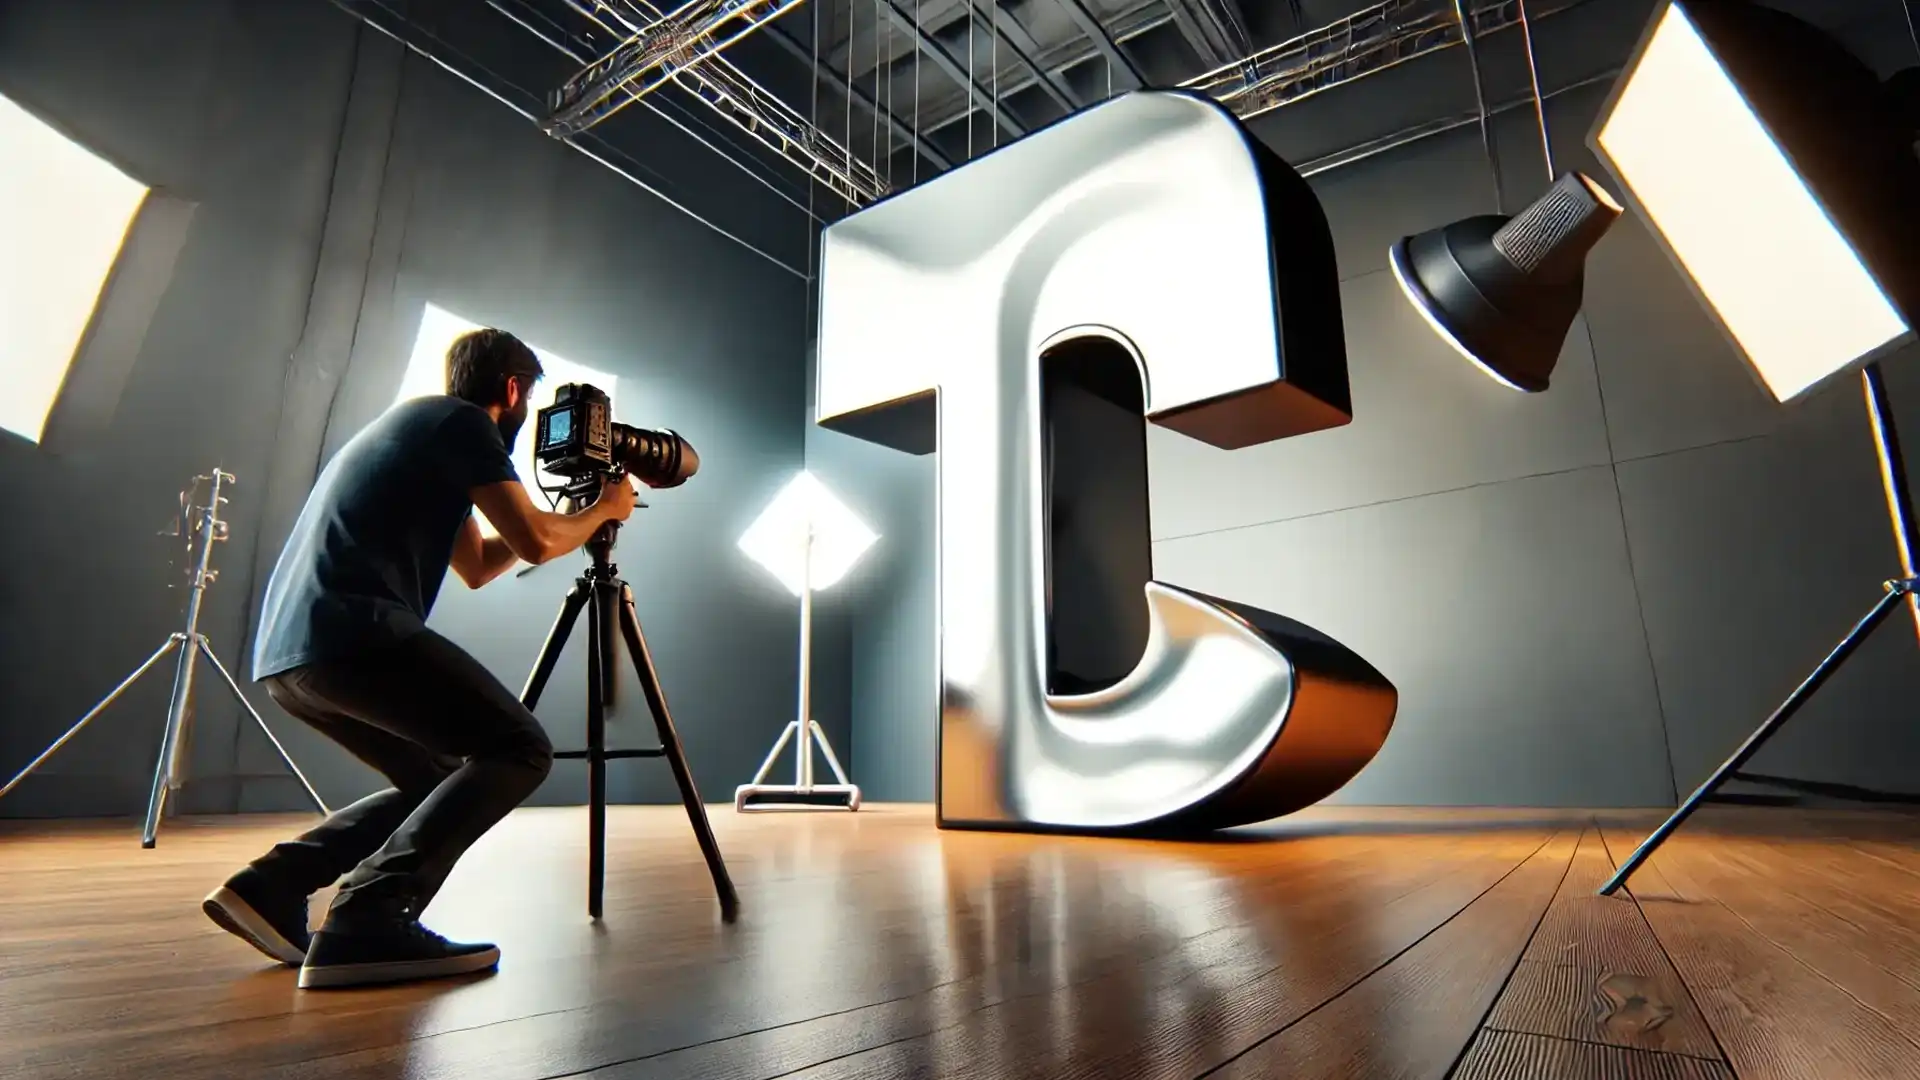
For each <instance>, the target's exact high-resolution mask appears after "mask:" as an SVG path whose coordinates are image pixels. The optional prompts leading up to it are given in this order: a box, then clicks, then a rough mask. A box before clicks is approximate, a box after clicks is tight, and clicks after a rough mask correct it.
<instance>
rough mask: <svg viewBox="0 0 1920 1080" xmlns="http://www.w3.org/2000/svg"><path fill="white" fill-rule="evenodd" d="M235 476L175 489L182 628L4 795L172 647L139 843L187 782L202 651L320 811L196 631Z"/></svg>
mask: <svg viewBox="0 0 1920 1080" xmlns="http://www.w3.org/2000/svg"><path fill="white" fill-rule="evenodd" d="M203 482H204V483H206V484H208V485H210V489H209V493H208V495H207V501H206V503H205V505H199V506H196V505H195V504H194V502H193V497H194V494H195V492H197V491H198V489H199V486H200V484H201V483H203ZM233 482H234V477H233V474H232V473H230V472H225V471H223V470H221V469H215V470H213V473H212V475H210V476H196V477H194V478H193V484H192V486H190V487H188V488H187V490H185V491H183V492H181V493H180V520H179V521H178V522H176V528H175V530H174V531H173V532H171V533H169V534H168V535H174V536H178V535H180V534H181V533H185V535H186V540H187V550H188V553H189V561H190V562H191V564H192V565H191V566H190V567H189V568H188V570H187V589H188V596H187V625H186V628H185V629H184V630H177V631H175V632H174V633H173V634H171V635H170V636H168V638H167V640H166V641H165V642H164V643H162V644H161V646H160V648H158V649H157V650H155V651H154V654H153V655H152V656H150V657H148V658H147V662H146V663H144V664H141V665H140V666H139V667H137V668H135V669H134V671H133V674H131V675H129V676H127V677H126V678H125V679H122V680H121V681H120V685H119V686H116V687H114V688H113V692H112V693H110V694H108V695H107V696H106V697H104V698H102V699H101V700H100V703H99V704H97V705H95V706H94V707H93V708H92V709H90V710H88V712H87V715H85V716H83V717H81V718H80V720H79V722H77V723H75V724H74V725H73V726H72V727H70V728H68V729H67V732H66V734H64V735H62V736H60V737H59V738H58V739H55V740H54V741H53V745H51V746H49V747H47V748H46V749H45V750H43V751H41V752H40V756H39V757H37V758H34V759H33V760H32V761H30V762H28V763H27V767H26V768H24V769H21V770H20V772H19V773H18V774H16V775H15V776H14V778H13V779H11V780H9V781H7V786H6V787H0V797H4V796H5V795H6V794H7V792H9V791H12V790H13V789H14V788H16V787H18V786H19V785H20V782H21V781H22V780H25V779H26V778H27V777H28V776H30V775H32V773H33V770H35V769H37V768H39V767H40V764H41V763H42V762H44V761H46V760H47V759H48V758H50V757H52V756H53V755H54V753H55V752H56V751H58V750H59V749H60V748H61V747H63V746H65V745H67V740H69V739H71V738H73V737H74V736H75V735H78V734H80V729H81V728H84V727H86V726H87V725H88V724H90V723H92V722H93V718H94V717H96V716H99V715H100V714H101V713H103V712H105V711H106V710H107V706H109V705H111V704H113V703H114V702H115V701H117V700H119V698H120V695H121V694H124V693H126V692H127V688H128V687H131V686H132V685H133V684H134V683H136V682H138V681H139V680H140V676H142V675H145V674H146V673H147V672H148V671H149V670H151V669H152V668H153V666H154V665H155V664H158V663H159V662H160V661H161V660H163V659H165V658H166V656H167V654H168V653H172V652H174V651H175V650H178V651H179V655H177V656H176V657H175V658H174V668H173V693H172V695H171V696H169V697H168V698H167V722H166V727H165V728H164V729H163V730H162V732H161V735H160V760H159V762H158V763H157V764H156V765H154V767H153V790H152V792H151V793H150V794H149V795H148V797H147V823H146V826H145V827H144V828H143V829H142V830H141V832H140V846H141V847H143V848H150V847H152V846H153V845H154V841H155V839H156V837H158V835H159V832H160V818H161V815H163V814H164V813H165V812H166V807H167V796H168V794H169V793H171V792H174V791H178V790H180V788H181V787H182V786H184V785H185V784H186V782H187V757H188V747H189V745H190V743H191V741H192V732H193V689H194V678H193V676H194V662H195V661H196V660H198V659H199V658H200V657H202V656H205V657H206V658H207V663H209V664H212V665H213V670H214V671H216V672H218V673H219V675H220V680H221V681H222V682H224V683H226V684H227V689H228V690H231V691H232V692H233V697H234V700H235V701H238V702H239V703H240V707H241V708H242V709H244V710H246V713H247V715H248V716H250V717H252V718H253V722H254V723H255V724H258V725H259V726H260V730H261V731H262V732H263V733H265V734H266V736H267V741H268V742H270V743H272V744H273V750H274V753H276V754H278V755H280V760H281V761H282V762H284V763H285V764H286V766H287V770H288V771H289V772H291V773H293V777H294V779H296V780H298V781H300V786H301V788H303V789H304V790H305V791H306V793H307V797H308V798H309V799H312V800H313V804H314V805H315V806H317V807H319V808H320V812H321V813H322V814H325V813H328V810H327V804H326V802H325V800H323V799H321V798H320V793H319V792H317V791H315V790H314V789H313V785H312V784H311V783H309V782H308V781H307V777H306V774H305V773H302V772H301V771H300V766H298V765H295V764H294V763H293V757H292V755H290V754H288V753H287V748H286V747H284V746H282V745H280V740H279V738H278V737H276V736H275V735H274V733H273V729H272V728H270V727H268V726H267V722H266V720H265V719H263V718H262V717H261V716H260V713H259V710H257V709H255V708H254V707H253V703H252V702H250V701H248V700H247V696H246V695H245V694H243V693H241V692H240V684H239V683H237V682H235V681H234V679H233V676H232V675H231V674H229V673H228V671H227V668H226V665H225V664H222V663H221V662H220V658H219V657H218V656H215V655H214V654H213V644H212V642H210V641H208V640H207V635H205V634H203V633H201V632H200V606H201V602H202V601H203V600H204V599H205V597H206V592H207V586H209V585H211V584H213V582H214V580H215V579H216V578H218V577H219V576H220V571H218V570H215V569H213V565H212V564H213V545H214V544H215V543H217V542H219V541H221V540H225V539H226V538H227V523H226V522H225V521H224V520H222V519H221V517H220V506H221V504H222V503H225V502H226V501H227V497H226V496H225V495H222V494H221V489H222V488H223V487H225V486H227V485H229V484H232V483H233Z"/></svg>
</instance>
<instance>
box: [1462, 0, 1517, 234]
mask: <svg viewBox="0 0 1920 1080" xmlns="http://www.w3.org/2000/svg"><path fill="white" fill-rule="evenodd" d="M1453 10H1454V13H1455V14H1457V15H1458V16H1459V17H1460V41H1461V43H1462V44H1464V45H1466V47H1467V64H1468V65H1469V66H1470V67H1472V68H1473V97H1474V100H1475V101H1477V102H1479V106H1480V145H1481V146H1482V147H1484V148H1485V149H1486V151H1487V166H1488V168H1489V169H1490V170H1491V171H1492V172H1493V209H1494V211H1495V212H1496V213H1501V214H1504V213H1506V212H1507V192H1506V185H1505V184H1503V183H1502V182H1501V180H1500V156H1499V155H1498V154H1497V153H1496V152H1495V151H1494V148H1493V123H1492V118H1491V117H1489V116H1488V115H1487V86H1486V83H1485V82H1484V81H1483V80H1482V79H1481V78H1480V50H1479V48H1478V47H1477V46H1476V44H1475V43H1474V40H1473V16H1471V15H1469V14H1467V0H1453Z"/></svg>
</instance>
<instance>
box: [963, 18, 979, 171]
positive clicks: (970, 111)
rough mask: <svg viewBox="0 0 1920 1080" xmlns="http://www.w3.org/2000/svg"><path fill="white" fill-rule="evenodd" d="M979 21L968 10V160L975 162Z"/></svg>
mask: <svg viewBox="0 0 1920 1080" xmlns="http://www.w3.org/2000/svg"><path fill="white" fill-rule="evenodd" d="M978 21H979V20H978V19H975V18H974V17H973V9H972V8H968V9H967V104H966V109H967V160H968V161H972V160H973V95H974V93H975V92H976V91H975V88H976V87H978V86H979V85H980V80H978V79H976V78H974V77H973V51H974V50H973V27H974V24H975V23H977V22H978Z"/></svg>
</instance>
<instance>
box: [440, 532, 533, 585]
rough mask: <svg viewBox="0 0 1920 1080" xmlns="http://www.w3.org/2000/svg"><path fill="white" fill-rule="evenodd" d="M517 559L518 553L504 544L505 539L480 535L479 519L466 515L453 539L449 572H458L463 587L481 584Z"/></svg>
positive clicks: (504, 569) (501, 572)
mask: <svg viewBox="0 0 1920 1080" xmlns="http://www.w3.org/2000/svg"><path fill="white" fill-rule="evenodd" d="M518 561H519V556H517V555H515V554H514V553H513V549H512V548H510V547H508V546H507V542H506V540H504V539H502V538H501V537H498V536H482V535H480V523H479V522H477V521H475V520H473V518H471V517H469V518H467V523H466V524H465V525H462V526H460V535H459V537H458V538H457V539H455V540H454V542H453V572H454V573H456V574H459V575H460V580H461V581H464V582H466V583H467V588H469V589H477V588H479V587H480V586H482V585H485V584H486V583H487V582H489V581H492V580H493V579H494V578H497V577H499V576H500V575H501V574H504V573H506V572H507V570H508V569H509V568H511V567H512V566H513V564H514V563H516V562H518Z"/></svg>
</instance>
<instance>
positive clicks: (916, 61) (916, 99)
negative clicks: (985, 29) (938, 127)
mask: <svg viewBox="0 0 1920 1080" xmlns="http://www.w3.org/2000/svg"><path fill="white" fill-rule="evenodd" d="M925 33H926V31H924V30H922V29H920V0H913V40H914V41H915V42H916V44H915V46H914V50H913V182H914V184H916V185H918V184H919V183H920V54H921V53H923V52H926V50H925V49H922V48H920V47H919V45H918V44H917V43H918V42H919V40H920V38H921V36H922V35H924V34H925Z"/></svg>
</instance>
